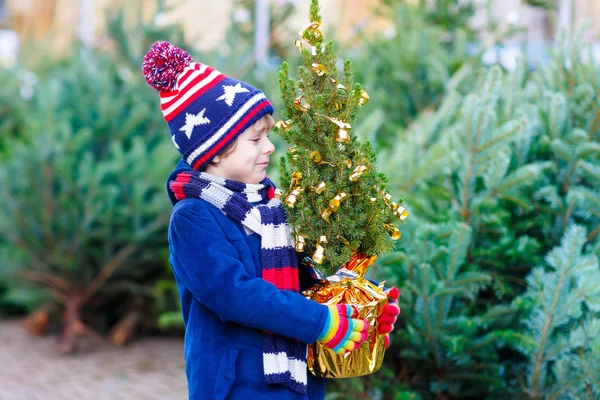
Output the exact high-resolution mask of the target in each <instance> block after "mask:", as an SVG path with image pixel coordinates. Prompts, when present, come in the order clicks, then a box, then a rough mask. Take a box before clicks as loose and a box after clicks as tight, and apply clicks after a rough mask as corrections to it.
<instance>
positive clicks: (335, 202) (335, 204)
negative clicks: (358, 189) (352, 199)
mask: <svg viewBox="0 0 600 400" xmlns="http://www.w3.org/2000/svg"><path fill="white" fill-rule="evenodd" d="M347 197H348V195H347V194H346V193H345V192H341V193H339V194H336V195H335V197H334V198H333V199H331V200H330V201H329V210H331V211H332V212H337V210H339V209H340V204H341V203H342V201H344V200H346V198H347Z"/></svg>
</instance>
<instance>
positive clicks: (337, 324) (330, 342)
mask: <svg viewBox="0 0 600 400" xmlns="http://www.w3.org/2000/svg"><path fill="white" fill-rule="evenodd" d="M327 309H328V310H329V315H328V316H327V322H325V327H324V328H323V331H321V334H320V335H319V337H318V338H317V341H319V342H321V343H323V344H324V345H325V346H327V347H329V348H330V349H332V350H333V351H334V352H335V353H337V354H344V353H346V352H347V351H353V350H356V349H358V347H359V346H360V344H361V343H362V342H364V341H365V340H366V339H367V337H368V336H369V333H368V331H369V323H368V322H367V321H365V320H362V319H358V318H357V317H358V311H357V310H356V308H354V307H353V306H350V305H347V304H337V305H335V306H327Z"/></svg>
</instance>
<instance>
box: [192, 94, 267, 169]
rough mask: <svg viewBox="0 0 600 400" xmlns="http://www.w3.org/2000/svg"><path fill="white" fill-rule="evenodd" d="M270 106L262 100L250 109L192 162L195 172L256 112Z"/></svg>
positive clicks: (265, 100)
mask: <svg viewBox="0 0 600 400" xmlns="http://www.w3.org/2000/svg"><path fill="white" fill-rule="evenodd" d="M270 104H271V103H269V100H267V99H264V100H263V101H261V102H260V103H258V104H257V105H256V106H254V109H252V111H251V112H249V113H248V114H246V117H244V119H242V120H241V121H240V122H238V123H237V124H236V125H235V126H234V127H233V129H231V130H230V131H229V132H227V134H226V135H225V136H223V137H222V138H221V139H220V140H219V141H217V143H215V145H214V146H213V147H212V148H211V149H210V150H208V151H207V152H205V153H204V154H203V155H202V157H200V158H199V159H198V160H197V161H196V162H194V166H193V167H192V168H194V169H196V170H197V169H198V167H199V166H200V165H202V164H203V163H204V162H206V161H207V160H209V159H210V158H212V157H213V156H214V155H215V154H217V153H218V152H219V151H221V149H222V148H223V147H224V146H225V145H226V144H227V143H229V141H230V140H231V138H233V137H234V136H235V135H236V134H237V133H238V132H239V131H240V129H242V128H243V127H244V125H246V124H247V123H248V121H250V120H251V119H252V117H254V116H255V115H256V114H258V112H260V110H262V109H263V108H265V107H267V106H269V105H270Z"/></svg>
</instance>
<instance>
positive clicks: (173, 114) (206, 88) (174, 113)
mask: <svg viewBox="0 0 600 400" xmlns="http://www.w3.org/2000/svg"><path fill="white" fill-rule="evenodd" d="M213 71H215V69H214V68H207V69H206V71H204V73H202V74H199V75H198V76H196V77H195V78H194V79H193V81H191V82H190V84H189V85H187V86H186V87H185V89H183V90H182V91H180V92H177V93H175V97H174V98H173V99H171V100H169V101H167V102H166V103H163V104H161V105H160V108H161V109H162V111H163V113H165V112H166V110H168V109H169V107H171V106H172V105H173V104H175V103H176V102H177V101H179V99H181V98H182V97H183V96H185V95H186V94H187V93H188V92H189V91H190V90H192V89H193V88H194V87H195V86H196V85H197V84H198V83H200V82H201V81H202V80H203V79H205V78H207V77H208V76H209V75H210V74H211V73H212V72H213ZM225 78H226V76H225V75H223V74H219V75H218V76H217V77H215V78H214V79H213V80H212V81H211V82H209V83H208V84H206V85H204V86H203V87H201V88H199V89H197V90H196V92H194V94H192V95H191V96H190V97H189V98H188V99H187V100H186V101H184V102H183V103H181V104H180V105H179V106H178V107H177V108H176V109H174V110H173V111H171V112H169V113H168V114H165V120H166V121H167V122H170V121H171V120H172V119H173V118H175V117H176V116H177V115H178V114H179V113H180V112H181V111H183V110H184V109H185V108H186V107H187V106H189V105H190V103H192V102H193V101H194V100H196V99H197V98H198V97H200V96H201V95H202V94H203V93H206V92H207V91H209V90H210V89H212V88H213V87H215V86H216V85H218V84H219V83H220V82H221V81H222V80H224V79H225ZM170 96H173V92H170V93H164V94H163V93H161V97H166V98H168V97H170Z"/></svg>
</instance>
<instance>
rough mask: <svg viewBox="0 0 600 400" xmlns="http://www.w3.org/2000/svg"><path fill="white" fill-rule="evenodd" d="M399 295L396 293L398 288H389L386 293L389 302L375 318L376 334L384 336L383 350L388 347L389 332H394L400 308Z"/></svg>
mask: <svg viewBox="0 0 600 400" xmlns="http://www.w3.org/2000/svg"><path fill="white" fill-rule="evenodd" d="M399 295H400V293H399V292H398V288H395V287H393V288H391V289H390V291H389V292H388V297H389V298H390V302H389V303H388V304H386V305H385V307H383V312H382V313H381V315H380V316H379V318H377V332H378V333H379V334H380V335H385V336H384V340H385V348H386V349H387V348H388V347H389V345H390V335H389V334H390V332H391V331H392V330H394V324H395V323H396V319H398V315H399V314H400V308H399V307H398V303H397V301H396V300H398V296H399Z"/></svg>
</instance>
